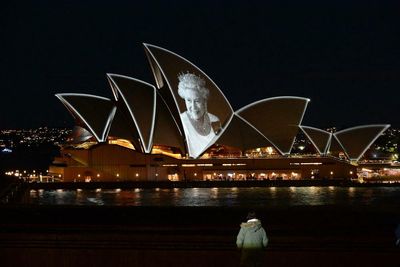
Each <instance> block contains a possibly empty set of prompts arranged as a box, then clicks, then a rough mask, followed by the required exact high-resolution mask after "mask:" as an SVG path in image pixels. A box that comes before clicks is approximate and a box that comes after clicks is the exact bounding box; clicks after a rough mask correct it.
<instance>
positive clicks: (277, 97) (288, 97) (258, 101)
mask: <svg viewBox="0 0 400 267" xmlns="http://www.w3.org/2000/svg"><path fill="white" fill-rule="evenodd" d="M276 99H300V100H305V101H307V102H310V101H311V100H310V99H309V98H306V97H301V96H274V97H269V98H264V99H261V100H257V101H255V102H252V103H250V104H248V105H246V106H244V107H241V108H240V109H238V110H236V111H235V112H236V113H239V112H242V111H244V110H246V109H248V108H251V107H252V106H255V105H257V104H260V103H262V102H267V101H270V100H276ZM303 115H304V113H303Z"/></svg>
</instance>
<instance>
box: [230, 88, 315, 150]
mask: <svg viewBox="0 0 400 267" xmlns="http://www.w3.org/2000/svg"><path fill="white" fill-rule="evenodd" d="M279 99H296V100H303V101H305V102H306V104H305V106H304V109H303V111H302V114H301V116H300V120H299V123H298V124H297V125H296V126H297V127H299V126H300V125H301V122H302V121H303V118H304V114H305V112H306V109H307V105H308V103H309V102H310V101H311V100H310V99H309V98H305V97H299V96H276V97H269V98H264V99H261V100H258V101H255V102H253V103H250V104H248V105H246V106H244V107H242V108H240V109H238V110H237V111H235V114H236V115H237V116H238V117H239V118H241V119H242V120H244V121H246V122H247V123H248V124H249V125H251V126H252V127H253V128H255V129H256V127H255V126H253V124H252V123H250V122H248V121H247V120H246V119H245V118H243V117H242V116H240V115H239V113H240V112H243V111H245V110H247V109H249V108H251V107H253V106H256V105H258V104H262V103H265V102H269V101H273V100H279ZM257 131H258V132H259V133H260V134H261V132H260V131H259V130H258V129H257ZM262 136H264V137H265V138H266V139H267V140H268V141H269V142H271V144H272V145H273V146H274V147H275V148H276V149H277V151H278V152H279V153H280V154H281V155H288V154H290V152H291V150H292V148H293V145H294V142H295V138H293V140H292V143H291V144H290V146H289V149H288V151H283V150H282V149H281V148H280V147H279V146H278V145H276V144H275V143H274V142H272V141H271V140H270V138H267V137H266V135H265V134H262Z"/></svg>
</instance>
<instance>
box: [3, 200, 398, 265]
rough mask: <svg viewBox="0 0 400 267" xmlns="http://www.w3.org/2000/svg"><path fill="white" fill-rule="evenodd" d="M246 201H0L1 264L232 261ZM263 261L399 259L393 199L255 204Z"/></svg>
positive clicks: (383, 261) (341, 262) (333, 262)
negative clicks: (234, 204) (387, 203)
mask: <svg viewBox="0 0 400 267" xmlns="http://www.w3.org/2000/svg"><path fill="white" fill-rule="evenodd" d="M247 211H248V208H246V207H241V208H231V207H218V208H215V207H193V208H186V207H172V208H171V207H169V208H168V207H107V206H100V207H99V206H91V207H88V206H85V207H83V206H24V205H11V204H8V205H2V206H0V214H1V223H0V224H1V225H0V266H3V267H6V266H33V267H34V266H40V267H46V266H59V267H62V266H85V267H89V266H96V267H97V266H193V267H195V266H238V265H239V264H238V263H239V252H238V251H237V250H236V248H235V239H236V234H237V232H238V230H239V224H240V222H241V221H242V220H243V219H244V217H245V216H246V214H247ZM256 211H257V213H258V214H259V217H260V218H261V220H262V221H263V224H264V226H265V228H266V230H267V234H268V236H269V239H270V243H269V245H268V248H267V249H266V251H265V257H264V263H265V266H364V267H365V266H380V267H384V266H400V250H399V249H397V248H395V247H394V229H395V226H396V224H397V223H398V220H399V219H400V216H399V215H400V212H399V209H398V208H396V206H395V205H394V206H392V207H390V208H388V207H361V208H351V207H330V206H324V207H295V208H288V209H279V210H271V209H268V210H262V209H261V210H260V209H259V210H256Z"/></svg>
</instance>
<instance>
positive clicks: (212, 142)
mask: <svg viewBox="0 0 400 267" xmlns="http://www.w3.org/2000/svg"><path fill="white" fill-rule="evenodd" d="M143 46H144V47H145V51H146V54H147V55H150V56H151V58H152V59H153V60H154V63H156V64H157V67H158V70H159V71H160V72H161V74H162V75H163V77H164V80H165V82H166V83H167V85H168V88H169V89H170V91H172V87H171V84H170V82H169V81H168V79H167V76H166V75H165V73H164V71H163V69H162V68H161V66H160V64H159V62H158V60H157V58H156V57H155V56H154V54H153V53H152V52H151V50H150V49H149V48H150V47H153V48H156V49H160V50H162V51H164V52H167V53H170V54H172V55H174V56H176V57H178V58H180V59H181V60H183V61H184V62H186V63H188V64H190V65H192V66H194V67H195V68H196V69H197V70H198V71H199V72H200V73H201V74H203V75H204V77H206V78H207V79H209V80H210V81H211V82H212V83H213V85H214V86H215V88H217V89H218V91H219V93H220V94H221V95H222V96H223V98H224V99H225V102H226V103H227V105H228V106H229V109H230V112H231V114H230V116H229V118H228V120H227V123H226V126H225V127H223V128H222V130H221V132H220V133H219V134H218V136H216V137H214V139H213V140H212V141H211V142H210V143H209V144H208V145H207V146H206V147H204V149H203V151H201V152H200V153H198V155H196V156H195V157H194V158H199V157H201V156H202V155H203V154H204V152H206V150H207V149H208V148H210V147H211V146H212V145H213V144H215V142H216V141H217V140H218V138H219V137H220V136H221V135H222V134H223V133H224V132H225V130H226V128H227V127H228V125H229V124H230V122H231V121H232V118H233V113H234V110H233V108H232V105H231V103H230V102H229V101H228V99H227V98H226V96H225V94H224V93H223V92H222V90H221V89H220V88H219V87H218V85H217V84H216V83H215V82H214V81H213V80H212V79H211V78H210V77H209V76H208V75H207V74H206V73H205V72H204V71H203V70H201V69H200V68H199V67H198V66H196V65H195V64H193V63H192V62H190V61H189V60H187V59H186V58H184V57H182V56H180V55H178V54H176V53H174V52H172V51H170V50H167V49H165V48H162V47H159V46H156V45H152V44H148V43H143ZM150 66H151V69H152V71H153V75H154V77H155V79H156V83H157V85H158V84H159V80H158V76H157V74H156V73H155V72H154V71H155V68H154V66H153V62H150ZM171 94H172V97H173V99H174V102H175V105H176V107H178V101H177V99H176V97H175V95H174V94H173V93H171Z"/></svg>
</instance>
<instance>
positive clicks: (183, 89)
mask: <svg viewBox="0 0 400 267" xmlns="http://www.w3.org/2000/svg"><path fill="white" fill-rule="evenodd" d="M178 79H179V84H178V94H179V96H180V97H181V98H182V99H183V100H184V101H185V106H186V111H185V112H182V113H181V114H180V116H181V120H182V124H183V128H184V131H185V134H186V141H187V144H188V149H189V155H190V156H192V157H198V156H199V155H200V154H201V153H202V152H203V150H204V149H205V148H206V147H207V145H209V144H210V142H211V141H212V139H213V138H214V137H215V136H216V135H217V134H218V132H219V131H220V129H221V122H220V120H219V118H218V117H217V116H215V115H213V114H211V113H209V112H208V111H207V101H208V97H209V95H210V91H209V90H208V88H206V83H205V81H204V80H203V79H202V78H201V77H199V76H197V75H195V74H192V73H183V74H180V75H179V76H178Z"/></svg>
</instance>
